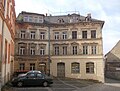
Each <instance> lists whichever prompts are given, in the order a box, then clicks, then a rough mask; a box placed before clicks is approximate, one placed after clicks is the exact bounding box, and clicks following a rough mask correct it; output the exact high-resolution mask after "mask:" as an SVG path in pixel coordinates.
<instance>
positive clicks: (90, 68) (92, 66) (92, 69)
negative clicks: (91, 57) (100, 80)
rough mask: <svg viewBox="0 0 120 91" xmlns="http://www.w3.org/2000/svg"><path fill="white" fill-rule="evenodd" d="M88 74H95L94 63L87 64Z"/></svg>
mask: <svg viewBox="0 0 120 91" xmlns="http://www.w3.org/2000/svg"><path fill="white" fill-rule="evenodd" d="M86 73H92V74H93V73H94V63H93V62H88V63H86Z"/></svg>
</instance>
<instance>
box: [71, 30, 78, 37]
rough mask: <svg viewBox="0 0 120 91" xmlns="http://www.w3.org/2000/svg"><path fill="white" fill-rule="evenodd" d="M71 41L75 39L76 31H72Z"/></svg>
mask: <svg viewBox="0 0 120 91" xmlns="http://www.w3.org/2000/svg"><path fill="white" fill-rule="evenodd" d="M72 39H77V31H72Z"/></svg>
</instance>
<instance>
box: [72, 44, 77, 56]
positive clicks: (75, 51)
mask: <svg viewBox="0 0 120 91" xmlns="http://www.w3.org/2000/svg"><path fill="white" fill-rule="evenodd" d="M72 54H73V55H77V46H76V45H75V46H72Z"/></svg>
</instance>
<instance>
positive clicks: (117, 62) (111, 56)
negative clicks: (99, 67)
mask: <svg viewBox="0 0 120 91" xmlns="http://www.w3.org/2000/svg"><path fill="white" fill-rule="evenodd" d="M105 76H106V77H109V78H114V79H120V41H118V43H117V44H116V45H115V46H114V47H113V48H112V49H111V50H110V51H109V52H108V53H107V54H106V55H105Z"/></svg>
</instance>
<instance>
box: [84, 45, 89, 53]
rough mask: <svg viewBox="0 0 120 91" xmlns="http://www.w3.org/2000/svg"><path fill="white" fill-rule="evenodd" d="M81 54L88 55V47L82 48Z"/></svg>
mask: <svg viewBox="0 0 120 91" xmlns="http://www.w3.org/2000/svg"><path fill="white" fill-rule="evenodd" d="M83 54H88V46H87V45H84V46H83Z"/></svg>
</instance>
